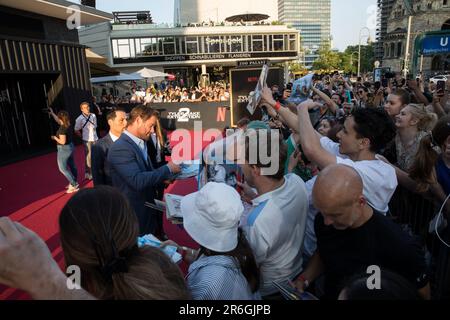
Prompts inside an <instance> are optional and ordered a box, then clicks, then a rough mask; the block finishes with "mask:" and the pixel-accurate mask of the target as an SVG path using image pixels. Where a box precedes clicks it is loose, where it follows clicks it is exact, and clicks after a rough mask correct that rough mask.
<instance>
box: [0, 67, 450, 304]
mask: <svg viewBox="0 0 450 320" xmlns="http://www.w3.org/2000/svg"><path fill="white" fill-rule="evenodd" d="M292 88H293V86H291V85H287V86H286V87H283V88H280V87H278V86H272V87H271V88H268V87H265V88H264V89H263V91H262V102H261V104H260V106H259V107H260V108H261V109H262V111H263V118H262V121H250V120H249V119H241V120H240V121H239V123H238V128H237V129H236V130H235V132H234V134H233V135H232V136H228V137H225V138H224V141H225V143H222V142H220V143H219V144H218V145H219V146H224V145H226V146H229V145H232V146H233V148H234V144H233V143H231V144H229V142H230V141H232V140H230V139H231V138H236V137H243V138H244V139H243V140H244V152H243V154H244V163H242V164H240V165H239V172H240V175H241V177H240V179H239V181H238V183H237V185H238V187H237V190H238V191H236V189H235V188H232V187H230V186H229V185H227V184H225V183H219V182H217V181H210V182H208V183H207V184H206V185H205V186H203V188H201V189H200V190H199V191H198V192H196V193H193V194H191V195H188V196H186V197H184V198H183V200H181V204H180V210H181V212H182V213H183V217H184V220H183V224H184V228H185V230H186V232H187V233H188V234H189V235H190V236H191V237H192V239H193V240H195V241H196V242H197V243H198V245H199V248H198V249H196V248H185V247H183V246H180V245H178V244H176V243H174V242H173V241H170V240H167V238H165V235H164V233H161V234H159V235H158V236H159V238H160V239H161V240H162V241H165V242H163V247H164V246H174V247H176V248H178V249H177V250H178V251H179V252H180V253H181V254H183V259H184V261H185V262H186V263H187V264H189V269H188V272H187V275H186V276H185V279H183V275H182V274H181V272H180V270H179V269H178V267H177V266H176V265H175V264H174V263H172V262H171V261H170V259H169V258H168V257H167V256H165V255H164V254H162V253H161V252H160V251H159V250H157V249H152V248H147V247H139V246H138V245H137V238H138V236H142V235H143V234H145V233H146V231H148V230H153V231H154V230H156V229H155V228H153V227H151V228H150V229H148V227H149V226H150V225H152V222H151V221H147V220H148V219H150V220H151V219H152V218H149V217H148V216H145V215H143V211H144V205H145V201H147V200H149V199H148V195H149V193H151V194H152V198H151V200H153V199H156V198H158V196H157V195H156V194H157V193H158V192H157V190H159V192H160V191H161V190H160V189H158V188H160V186H163V189H164V186H167V185H168V184H170V183H171V182H172V181H170V179H171V178H170V177H171V174H173V173H177V172H179V171H180V170H181V169H180V167H179V166H178V165H176V164H174V163H172V162H169V163H162V162H161V160H162V158H161V156H162V155H164V154H165V153H164V151H163V149H164V145H165V138H163V137H162V134H161V128H160V127H159V126H160V125H159V122H158V115H157V114H156V113H154V112H153V111H152V109H151V104H152V103H154V102H157V101H155V99H156V98H155V96H156V97H157V96H158V95H163V96H164V95H166V100H165V101H166V102H169V101H170V102H171V101H173V99H175V101H176V102H181V101H183V100H182V99H183V97H186V98H185V99H186V100H191V101H201V100H202V99H206V101H208V96H209V97H210V98H211V93H212V96H213V98H214V97H215V96H217V99H219V101H221V100H220V99H225V98H226V92H227V88H220V87H217V86H216V87H214V86H213V87H209V88H204V89H201V90H199V89H197V88H192V89H191V90H190V91H188V90H182V89H180V88H166V89H165V90H163V91H161V90H158V89H156V88H149V89H147V92H146V94H145V96H143V95H142V94H138V93H136V92H133V95H132V96H131V97H130V101H135V102H136V103H138V104H139V105H137V106H136V107H135V108H134V109H133V111H132V112H131V114H130V116H129V118H128V126H127V129H126V130H125V131H123V132H124V133H123V134H121V135H120V133H121V130H124V129H125V126H124V125H120V126H119V127H120V128H121V129H119V130H118V131H119V132H118V133H117V130H114V135H113V136H114V139H113V140H112V141H111V142H110V144H109V151H108V150H106V154H107V155H104V157H105V158H104V159H103V160H105V161H104V162H102V165H101V167H102V168H101V170H102V174H107V175H110V179H108V181H109V182H108V183H100V184H98V183H97V184H96V186H95V188H93V189H84V190H81V191H79V192H78V193H77V194H75V195H74V196H73V197H72V199H71V200H70V201H69V202H68V203H67V204H66V205H65V207H64V208H63V210H62V212H61V215H60V220H59V226H60V231H61V240H62V247H63V251H64V256H65V260H66V263H67V264H71V265H78V266H79V267H80V268H81V270H82V272H83V277H82V279H83V280H82V283H81V287H82V288H83V290H75V291H71V290H68V289H67V288H66V278H65V276H64V274H62V273H61V271H60V270H59V268H58V266H57V265H56V263H55V262H54V260H53V259H52V258H51V256H50V253H49V251H48V249H47V247H46V246H45V244H44V243H43V241H42V240H41V239H40V238H39V237H37V236H36V235H35V234H34V233H33V232H32V231H30V230H28V229H26V228H25V227H23V226H22V225H21V224H19V223H17V222H12V221H11V220H9V219H8V218H0V231H1V232H0V282H1V283H4V284H6V285H9V286H13V287H17V288H20V289H24V290H27V291H28V292H30V293H31V294H32V296H33V297H34V298H83V299H89V298H96V299H185V298H186V299H189V298H194V299H221V300H233V299H260V298H262V299H267V300H272V299H282V298H283V296H282V295H281V294H280V291H279V289H278V284H285V285H286V286H291V287H292V289H293V290H294V288H295V290H297V292H298V293H303V292H310V293H312V294H314V295H315V296H317V297H319V298H321V299H430V298H431V297H432V294H433V293H435V292H433V290H432V289H434V288H436V287H439V285H441V284H440V283H439V281H444V280H443V279H442V278H439V277H437V276H436V270H435V266H436V263H437V262H436V261H437V260H436V259H437V257H438V256H439V254H440V251H439V250H447V251H444V252H446V254H445V255H444V259H448V257H449V255H448V242H449V238H450V237H449V227H448V226H447V225H446V223H445V222H442V221H439V219H437V220H436V221H437V222H436V224H433V225H432V226H431V227H430V222H431V221H432V220H433V218H434V217H435V215H436V214H437V213H438V212H439V211H441V212H442V217H444V218H445V219H447V220H448V219H449V218H450V204H448V205H446V206H444V205H443V203H444V202H445V201H446V200H447V199H446V198H447V196H448V195H449V194H450V115H448V113H449V112H450V99H449V89H450V81H449V82H447V83H446V86H445V88H444V89H443V90H442V89H440V90H438V89H436V87H435V85H434V84H433V83H426V82H424V81H422V80H421V79H414V80H407V79H403V78H402V77H401V75H400V74H397V75H395V76H393V77H392V78H387V79H383V80H382V81H380V82H369V81H364V80H363V79H358V81H356V82H351V81H349V80H348V79H347V78H345V77H344V76H341V75H339V74H331V75H326V76H321V77H315V79H314V80H313V85H312V89H311V91H310V92H309V90H308V89H306V92H303V93H304V94H306V97H305V100H304V101H303V102H302V103H300V104H297V105H295V104H292V103H290V99H289V97H290V95H291V94H292ZM141 96H142V97H141ZM167 97H168V98H167ZM198 99H200V100H198ZM117 112H121V113H123V111H120V110H119V111H117V110H115V111H111V112H110V113H109V115H108V124H109V126H110V127H111V130H113V129H112V128H113V127H114V126H115V124H114V121H115V119H116V117H118V114H117ZM122 118H123V115H122ZM271 129H277V130H271ZM66 131H67V130H66ZM66 131H64V132H66ZM111 132H112V131H111ZM278 133H279V134H278ZM117 135H120V137H117ZM141 141H142V144H141ZM145 141H147V144H145ZM149 142H151V143H153V144H154V147H155V150H156V151H155V152H156V158H155V159H159V161H157V162H154V159H152V160H151V161H150V160H148V159H147V157H150V154H147V150H148V149H147V148H149V147H150V145H149V144H148V143H149ZM133 143H135V145H134V144H133ZM273 143H276V145H277V147H276V148H271V145H272V144H273ZM131 145H133V147H131ZM255 146H257V148H258V149H259V148H263V149H264V150H266V151H268V153H269V154H268V156H269V157H270V159H271V161H277V163H276V167H277V168H278V170H276V172H273V173H271V174H267V173H266V172H267V170H268V168H269V167H270V166H271V165H272V164H273V163H272V162H269V163H267V161H265V160H266V159H264V158H263V157H262V156H261V155H260V154H258V155H257V156H256V159H254V158H253V157H252V156H251V150H252V148H254V147H255ZM94 149H95V148H94ZM211 149H213V150H214V151H213V152H212V153H213V154H215V156H217V152H218V150H220V148H219V149H217V144H216V145H215V147H211V148H209V149H208V148H207V149H205V152H206V153H207V152H210V150H211ZM142 152H143V154H141V153H142ZM225 153H226V154H228V152H225ZM93 156H94V157H95V152H94V154H93ZM163 158H164V157H163ZM274 159H277V160H274ZM232 160H236V159H232ZM151 163H154V164H153V165H151ZM156 163H159V164H158V165H156ZM69 180H70V179H69ZM94 182H95V181H94ZM102 184H111V185H112V186H113V187H115V188H112V187H110V186H102ZM244 204H245V205H244ZM441 206H442V208H441ZM439 209H440V210H439ZM146 219H147V220H146ZM441 222H442V223H441ZM143 224H144V225H143ZM435 229H438V230H440V233H441V236H439V239H440V241H437V240H436V237H435V234H434V230H435ZM429 230H432V231H433V232H432V233H430V232H429ZM153 231H152V232H153ZM435 240H436V241H435ZM446 242H447V243H446ZM431 243H438V244H439V245H438V246H434V245H431ZM441 262H442V261H441ZM445 265H446V268H447V270H446V272H447V273H448V272H449V271H448V268H449V264H448V260H447V262H446V264H445ZM376 270H379V271H380V272H381V273H380V274H379V276H380V277H379V279H378V280H374V282H373V286H374V288H371V287H370V286H369V285H368V283H369V282H370V281H369V280H368V279H369V278H371V279H372V277H371V276H372V273H373V272H375V279H376ZM35 275H39V276H35Z"/></svg>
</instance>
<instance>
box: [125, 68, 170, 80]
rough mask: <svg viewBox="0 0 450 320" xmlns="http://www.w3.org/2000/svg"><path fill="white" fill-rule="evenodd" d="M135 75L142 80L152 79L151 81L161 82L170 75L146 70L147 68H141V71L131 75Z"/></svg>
mask: <svg viewBox="0 0 450 320" xmlns="http://www.w3.org/2000/svg"><path fill="white" fill-rule="evenodd" d="M133 74H135V75H139V76H141V77H142V78H145V79H152V80H155V81H156V80H159V79H160V80H163V79H164V78H165V77H169V76H170V74H168V73H164V72H160V71H156V70H152V69H148V68H142V69H141V70H139V71H137V72H135V73H133Z"/></svg>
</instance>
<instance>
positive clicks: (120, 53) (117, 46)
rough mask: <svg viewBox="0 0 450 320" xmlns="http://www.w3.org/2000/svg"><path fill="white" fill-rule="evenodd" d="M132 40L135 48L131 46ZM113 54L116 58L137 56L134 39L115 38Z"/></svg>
mask: <svg viewBox="0 0 450 320" xmlns="http://www.w3.org/2000/svg"><path fill="white" fill-rule="evenodd" d="M130 42H131V44H132V47H133V49H131V48H130ZM112 46H113V55H114V58H131V57H134V56H135V50H134V40H133V39H131V41H130V39H113V40H112Z"/></svg>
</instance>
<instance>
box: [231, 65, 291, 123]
mask: <svg viewBox="0 0 450 320" xmlns="http://www.w3.org/2000/svg"><path fill="white" fill-rule="evenodd" d="M261 70H262V67H259V68H236V69H231V70H230V83H231V98H230V103H231V125H232V126H233V127H234V126H236V124H237V122H238V121H239V120H240V119H242V118H244V117H248V118H249V119H250V120H261V117H262V112H261V109H259V108H258V109H256V111H255V113H254V114H253V115H251V114H250V112H248V110H247V104H248V95H249V93H250V92H252V91H254V90H255V88H256V84H257V83H258V80H259V76H260V74H261ZM283 77H284V70H283V69H282V68H278V67H271V68H269V74H268V76H267V85H268V86H269V87H271V86H272V85H278V86H279V87H280V88H281V87H283V83H284V81H283Z"/></svg>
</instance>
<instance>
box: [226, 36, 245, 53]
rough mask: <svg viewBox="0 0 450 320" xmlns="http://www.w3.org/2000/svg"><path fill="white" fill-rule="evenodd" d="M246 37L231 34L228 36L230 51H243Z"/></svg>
mask: <svg viewBox="0 0 450 320" xmlns="http://www.w3.org/2000/svg"><path fill="white" fill-rule="evenodd" d="M243 38H245V37H242V36H229V37H228V40H227V41H228V42H227V44H228V47H229V49H228V50H229V52H242V51H244V50H243V44H244V39H243Z"/></svg>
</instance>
